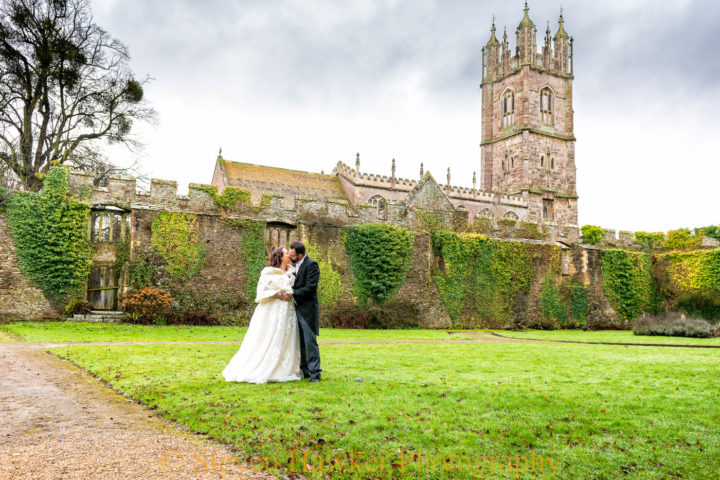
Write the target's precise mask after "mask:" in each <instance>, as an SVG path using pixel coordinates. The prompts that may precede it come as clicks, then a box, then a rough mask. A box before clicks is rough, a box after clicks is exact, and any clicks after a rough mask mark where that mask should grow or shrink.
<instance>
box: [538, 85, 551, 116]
mask: <svg viewBox="0 0 720 480" xmlns="http://www.w3.org/2000/svg"><path fill="white" fill-rule="evenodd" d="M540 118H541V121H542V123H543V124H544V125H552V124H553V94H552V91H551V90H550V89H549V88H547V87H545V88H543V89H542V90H540Z"/></svg>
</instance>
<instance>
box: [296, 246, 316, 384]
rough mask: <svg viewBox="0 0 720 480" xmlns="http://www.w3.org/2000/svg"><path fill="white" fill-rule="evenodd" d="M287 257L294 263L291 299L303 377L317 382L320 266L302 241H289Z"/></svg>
mask: <svg viewBox="0 0 720 480" xmlns="http://www.w3.org/2000/svg"><path fill="white" fill-rule="evenodd" d="M290 259H291V260H292V261H293V262H294V263H295V285H293V298H294V299H295V312H296V313H297V320H298V327H299V330H300V369H301V370H302V372H303V378H308V377H310V381H311V382H319V381H320V372H322V370H321V369H320V349H319V348H318V344H317V338H316V337H317V336H318V335H319V334H320V305H319V303H318V296H317V288H318V282H319V281H320V267H319V266H318V264H317V262H316V261H315V260H313V259H312V258H310V257H308V256H307V255H306V254H305V245H304V244H303V243H302V242H293V243H291V244H290Z"/></svg>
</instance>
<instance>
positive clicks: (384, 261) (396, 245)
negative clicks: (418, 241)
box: [343, 223, 415, 305]
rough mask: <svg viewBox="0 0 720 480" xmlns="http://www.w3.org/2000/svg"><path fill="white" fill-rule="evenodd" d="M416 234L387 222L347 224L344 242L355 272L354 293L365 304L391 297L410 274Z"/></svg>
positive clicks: (382, 301)
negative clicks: (408, 273) (348, 225)
mask: <svg viewBox="0 0 720 480" xmlns="http://www.w3.org/2000/svg"><path fill="white" fill-rule="evenodd" d="M414 240H415V234H414V233H412V232H410V231H409V230H407V229H404V228H399V227H393V226H390V225H386V224H384V223H372V224H367V225H357V226H352V227H348V229H347V230H346V231H345V232H344V234H343V245H344V246H345V250H346V251H347V253H348V255H349V256H350V265H351V266H352V271H353V274H354V275H355V285H354V293H355V295H356V296H357V299H358V302H359V303H360V304H361V305H364V304H365V303H366V302H367V301H368V300H370V301H372V302H374V303H376V304H383V303H386V302H387V301H389V300H390V299H392V298H393V297H394V296H395V293H397V291H398V290H399V289H400V287H401V286H402V284H403V283H405V280H406V278H407V272H408V271H409V270H410V265H411V263H412V251H413V242H414Z"/></svg>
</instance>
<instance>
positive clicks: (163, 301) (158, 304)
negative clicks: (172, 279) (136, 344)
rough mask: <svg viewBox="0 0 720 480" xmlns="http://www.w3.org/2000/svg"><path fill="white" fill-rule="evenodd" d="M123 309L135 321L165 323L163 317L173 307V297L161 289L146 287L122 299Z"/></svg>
mask: <svg viewBox="0 0 720 480" xmlns="http://www.w3.org/2000/svg"><path fill="white" fill-rule="evenodd" d="M121 300H122V308H123V311H124V312H127V313H129V314H130V316H129V318H130V319H131V320H133V321H138V322H148V323H163V324H164V323H165V317H163V315H164V314H165V313H166V312H167V311H168V309H169V308H170V306H171V305H172V302H173V299H172V296H170V294H169V293H168V292H166V291H165V290H160V289H159V288H152V287H145V288H143V289H141V290H135V291H132V292H130V293H128V294H127V295H124V296H123V297H122V299H121Z"/></svg>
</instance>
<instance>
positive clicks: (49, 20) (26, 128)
mask: <svg viewBox="0 0 720 480" xmlns="http://www.w3.org/2000/svg"><path fill="white" fill-rule="evenodd" d="M0 1H2V4H1V5H2V6H1V7H0V163H2V164H4V165H5V166H6V167H7V168H9V169H10V170H11V171H12V172H14V174H15V175H17V178H18V179H19V180H20V182H21V183H22V185H23V187H24V188H26V189H28V190H39V189H40V187H41V186H42V177H43V174H44V173H45V172H47V170H48V169H49V167H50V164H51V162H57V163H60V164H65V163H68V162H72V161H73V159H75V161H76V162H77V160H78V159H79V158H80V156H81V155H87V154H88V152H93V153H97V152H98V148H99V143H98V142H99V141H100V140H105V141H107V142H110V143H122V144H125V145H128V146H130V147H133V146H137V145H138V143H137V141H136V140H135V139H134V137H133V136H132V135H131V129H132V125H133V122H134V121H137V120H151V119H153V117H154V111H153V110H152V109H151V108H150V107H149V106H148V105H147V104H146V102H145V101H144V100H143V84H144V83H145V82H146V80H143V81H138V80H136V79H135V77H134V76H133V74H132V72H131V71H130V69H129V67H128V61H129V58H130V57H129V55H128V51H127V48H126V47H125V45H123V44H122V43H120V42H119V41H118V40H115V39H113V38H112V37H110V35H109V34H108V33H107V32H105V31H104V30H103V29H102V28H100V27H99V26H98V25H96V24H95V23H94V22H93V17H92V13H91V11H90V6H89V3H88V1H87V0H0Z"/></svg>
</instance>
